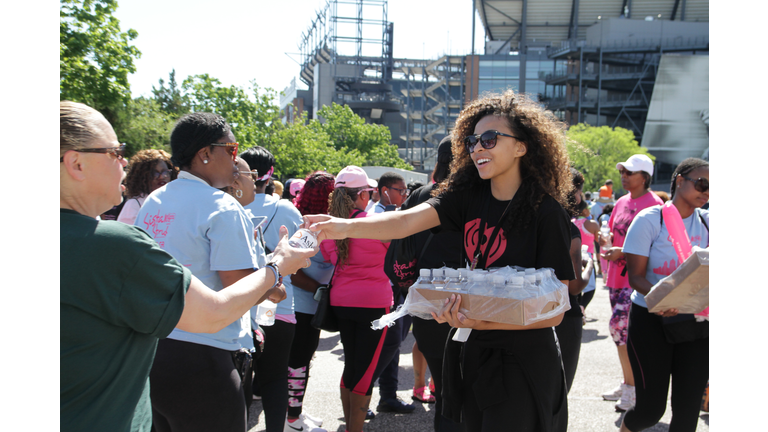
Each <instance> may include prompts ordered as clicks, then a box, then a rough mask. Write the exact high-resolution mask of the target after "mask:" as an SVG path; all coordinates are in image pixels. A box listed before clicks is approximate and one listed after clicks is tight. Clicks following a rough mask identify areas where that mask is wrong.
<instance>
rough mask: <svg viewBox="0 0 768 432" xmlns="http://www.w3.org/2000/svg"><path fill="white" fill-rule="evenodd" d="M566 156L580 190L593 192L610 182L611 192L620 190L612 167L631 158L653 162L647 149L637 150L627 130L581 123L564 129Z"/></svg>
mask: <svg viewBox="0 0 768 432" xmlns="http://www.w3.org/2000/svg"><path fill="white" fill-rule="evenodd" d="M568 138H569V142H568V156H569V157H570V159H571V163H572V165H573V167H574V168H576V169H577V170H579V171H580V172H581V173H582V174H583V175H584V190H585V191H596V190H598V189H599V188H600V186H602V185H603V184H604V183H605V181H606V180H607V179H612V180H613V185H614V191H615V190H618V189H620V188H621V175H620V174H619V171H618V170H617V169H616V164H617V163H619V162H624V161H626V160H627V159H629V157H630V156H632V155H634V154H644V155H647V156H648V157H650V158H651V160H655V157H654V156H653V155H651V154H650V153H648V149H646V148H645V147H640V146H639V145H638V144H637V141H636V140H635V135H634V134H633V133H632V131H630V130H628V129H623V128H620V127H617V128H613V129H611V128H610V127H609V126H601V127H595V126H590V125H587V124H584V123H579V124H576V125H573V126H571V127H570V128H569V129H568Z"/></svg>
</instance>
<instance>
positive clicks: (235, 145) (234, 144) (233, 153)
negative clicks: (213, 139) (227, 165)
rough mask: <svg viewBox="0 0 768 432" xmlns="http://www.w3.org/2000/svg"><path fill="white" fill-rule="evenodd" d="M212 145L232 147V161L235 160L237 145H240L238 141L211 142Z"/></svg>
mask: <svg viewBox="0 0 768 432" xmlns="http://www.w3.org/2000/svg"><path fill="white" fill-rule="evenodd" d="M211 145H212V146H216V147H228V148H231V149H232V161H233V162H235V161H237V147H238V146H239V145H240V144H239V143H236V142H234V143H213V144H211Z"/></svg>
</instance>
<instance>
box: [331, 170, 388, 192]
mask: <svg viewBox="0 0 768 432" xmlns="http://www.w3.org/2000/svg"><path fill="white" fill-rule="evenodd" d="M377 186H378V183H376V180H371V179H369V178H368V175H367V174H366V173H365V171H364V170H363V169H362V168H360V167H357V166H354V165H350V166H348V167H346V168H344V169H343V170H341V171H339V174H338V175H337V176H336V182H335V183H334V184H333V187H334V188H337V187H346V188H375V187H377Z"/></svg>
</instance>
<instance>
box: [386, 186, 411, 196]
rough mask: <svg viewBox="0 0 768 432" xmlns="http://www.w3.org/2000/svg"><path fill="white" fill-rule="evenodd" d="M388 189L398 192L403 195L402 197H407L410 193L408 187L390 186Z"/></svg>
mask: <svg viewBox="0 0 768 432" xmlns="http://www.w3.org/2000/svg"><path fill="white" fill-rule="evenodd" d="M390 189H392V190H396V191H398V192H400V196H404V197H407V196H408V195H410V194H411V190H410V189H398V188H396V187H390Z"/></svg>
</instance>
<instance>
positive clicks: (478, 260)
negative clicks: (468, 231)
mask: <svg viewBox="0 0 768 432" xmlns="http://www.w3.org/2000/svg"><path fill="white" fill-rule="evenodd" d="M483 196H484V197H485V200H484V202H483V212H482V214H481V216H480V226H479V227H478V229H477V246H476V247H475V253H474V254H473V255H474V258H473V259H472V264H471V265H470V267H469V268H470V270H474V269H475V268H476V267H477V266H478V265H479V266H480V268H482V269H484V268H485V265H486V262H488V257H489V256H490V255H491V246H493V241H494V240H496V236H497V235H498V234H499V230H500V229H501V222H502V221H503V220H504V216H506V214H507V210H509V206H510V205H511V204H512V199H514V198H515V197H512V199H510V200H509V204H507V208H505V209H504V212H503V213H502V214H501V217H500V218H499V221H498V223H497V224H496V227H495V228H494V229H493V232H492V233H491V236H490V237H489V238H488V241H487V242H485V245H486V246H485V252H484V253H481V252H480V246H481V244H482V243H483V237H484V236H485V217H486V216H487V215H488V207H489V205H490V203H491V192H490V188H489V187H488V185H487V184H485V185H484V187H483Z"/></svg>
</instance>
